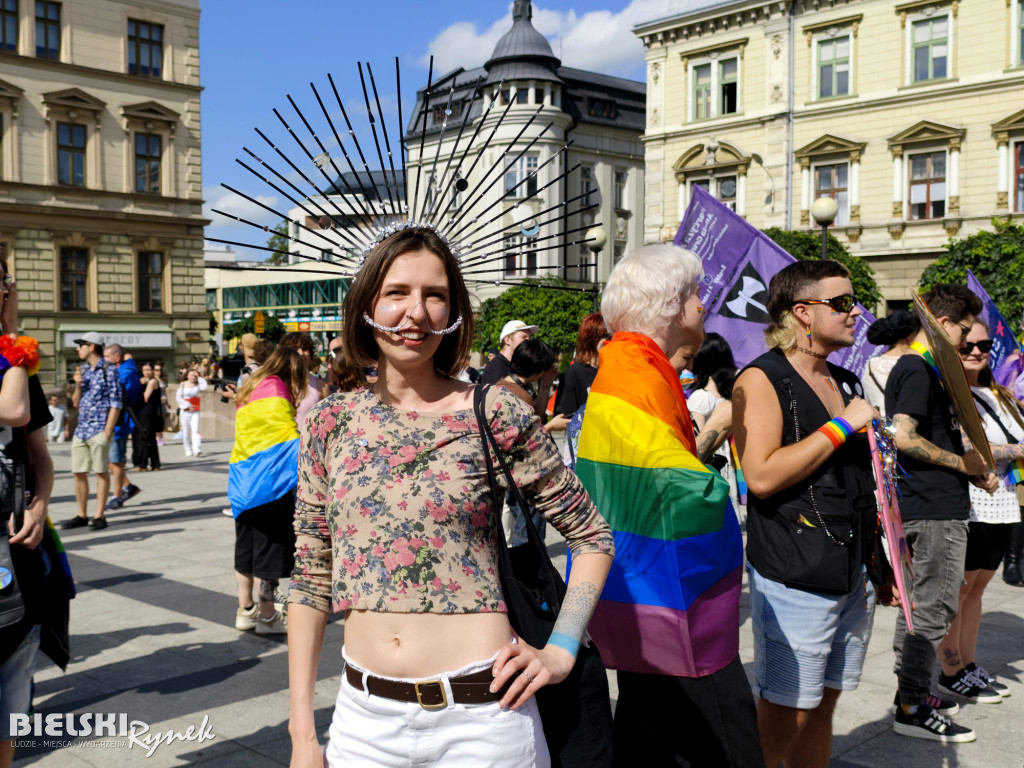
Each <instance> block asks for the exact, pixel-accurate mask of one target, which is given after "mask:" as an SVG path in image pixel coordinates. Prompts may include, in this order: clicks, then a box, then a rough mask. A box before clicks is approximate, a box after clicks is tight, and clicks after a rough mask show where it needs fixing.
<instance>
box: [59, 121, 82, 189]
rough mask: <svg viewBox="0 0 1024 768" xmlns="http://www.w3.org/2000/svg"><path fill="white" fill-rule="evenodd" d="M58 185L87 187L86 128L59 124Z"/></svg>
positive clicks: (71, 124) (70, 124) (72, 124)
mask: <svg viewBox="0 0 1024 768" xmlns="http://www.w3.org/2000/svg"><path fill="white" fill-rule="evenodd" d="M57 183H58V184H67V185H68V186H71V187H84V186H85V126H84V125H75V124H74V123H57Z"/></svg>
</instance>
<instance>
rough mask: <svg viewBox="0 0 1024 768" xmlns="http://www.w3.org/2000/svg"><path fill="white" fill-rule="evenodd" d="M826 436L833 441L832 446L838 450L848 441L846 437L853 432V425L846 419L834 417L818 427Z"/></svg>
mask: <svg viewBox="0 0 1024 768" xmlns="http://www.w3.org/2000/svg"><path fill="white" fill-rule="evenodd" d="M818 431H819V432H821V434H823V435H824V436H825V437H827V438H828V439H829V440H830V441H831V442H832V447H833V448H835V449H836V450H837V451H838V450H839V447H840V446H841V445H842V444H843V443H845V442H846V439H847V438H848V437H849V436H850V435H852V434H853V427H851V426H850V422H848V421H847V420H846V419H832V421H829V422H827V423H825V424H823V425H822V426H820V427H819V428H818Z"/></svg>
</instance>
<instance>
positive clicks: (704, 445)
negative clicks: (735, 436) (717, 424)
mask: <svg viewBox="0 0 1024 768" xmlns="http://www.w3.org/2000/svg"><path fill="white" fill-rule="evenodd" d="M720 434H722V433H721V432H720V431H719V430H717V429H706V430H704V431H703V432H701V433H700V434H699V435H697V457H698V458H699V459H700V460H701V461H707V460H708V459H709V458H710V457H711V454H712V453H714V451H715V447H716V446H717V444H718V436H719V435H720Z"/></svg>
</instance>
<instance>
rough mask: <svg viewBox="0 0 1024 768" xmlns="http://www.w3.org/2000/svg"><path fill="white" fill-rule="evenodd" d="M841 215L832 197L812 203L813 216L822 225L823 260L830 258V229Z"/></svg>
mask: <svg viewBox="0 0 1024 768" xmlns="http://www.w3.org/2000/svg"><path fill="white" fill-rule="evenodd" d="M838 214H839V204H838V203H837V202H836V201H835V200H833V199H832V198H831V197H819V198H818V199H817V200H815V201H814V202H813V203H811V216H812V217H813V218H814V220H815V221H816V222H818V224H820V225H821V258H822V259H827V258H828V227H829V224H831V223H832V222H834V221H835V220H836V216H837V215H838Z"/></svg>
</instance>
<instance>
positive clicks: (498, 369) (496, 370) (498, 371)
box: [480, 353, 512, 384]
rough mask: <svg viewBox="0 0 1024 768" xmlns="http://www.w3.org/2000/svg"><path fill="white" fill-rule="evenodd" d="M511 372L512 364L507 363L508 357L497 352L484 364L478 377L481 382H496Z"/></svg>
mask: <svg viewBox="0 0 1024 768" xmlns="http://www.w3.org/2000/svg"><path fill="white" fill-rule="evenodd" d="M511 373H512V366H511V365H510V364H509V361H508V358H506V357H505V356H504V355H502V354H500V353H499V354H497V355H495V356H494V359H493V360H491V361H490V362H489V363H488V364H487V365H486V366H484V372H483V375H482V376H481V377H480V381H481V383H483V384H497V383H498V382H499V381H501V380H502V379H504V378H505V377H506V376H508V375H510V374H511Z"/></svg>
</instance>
